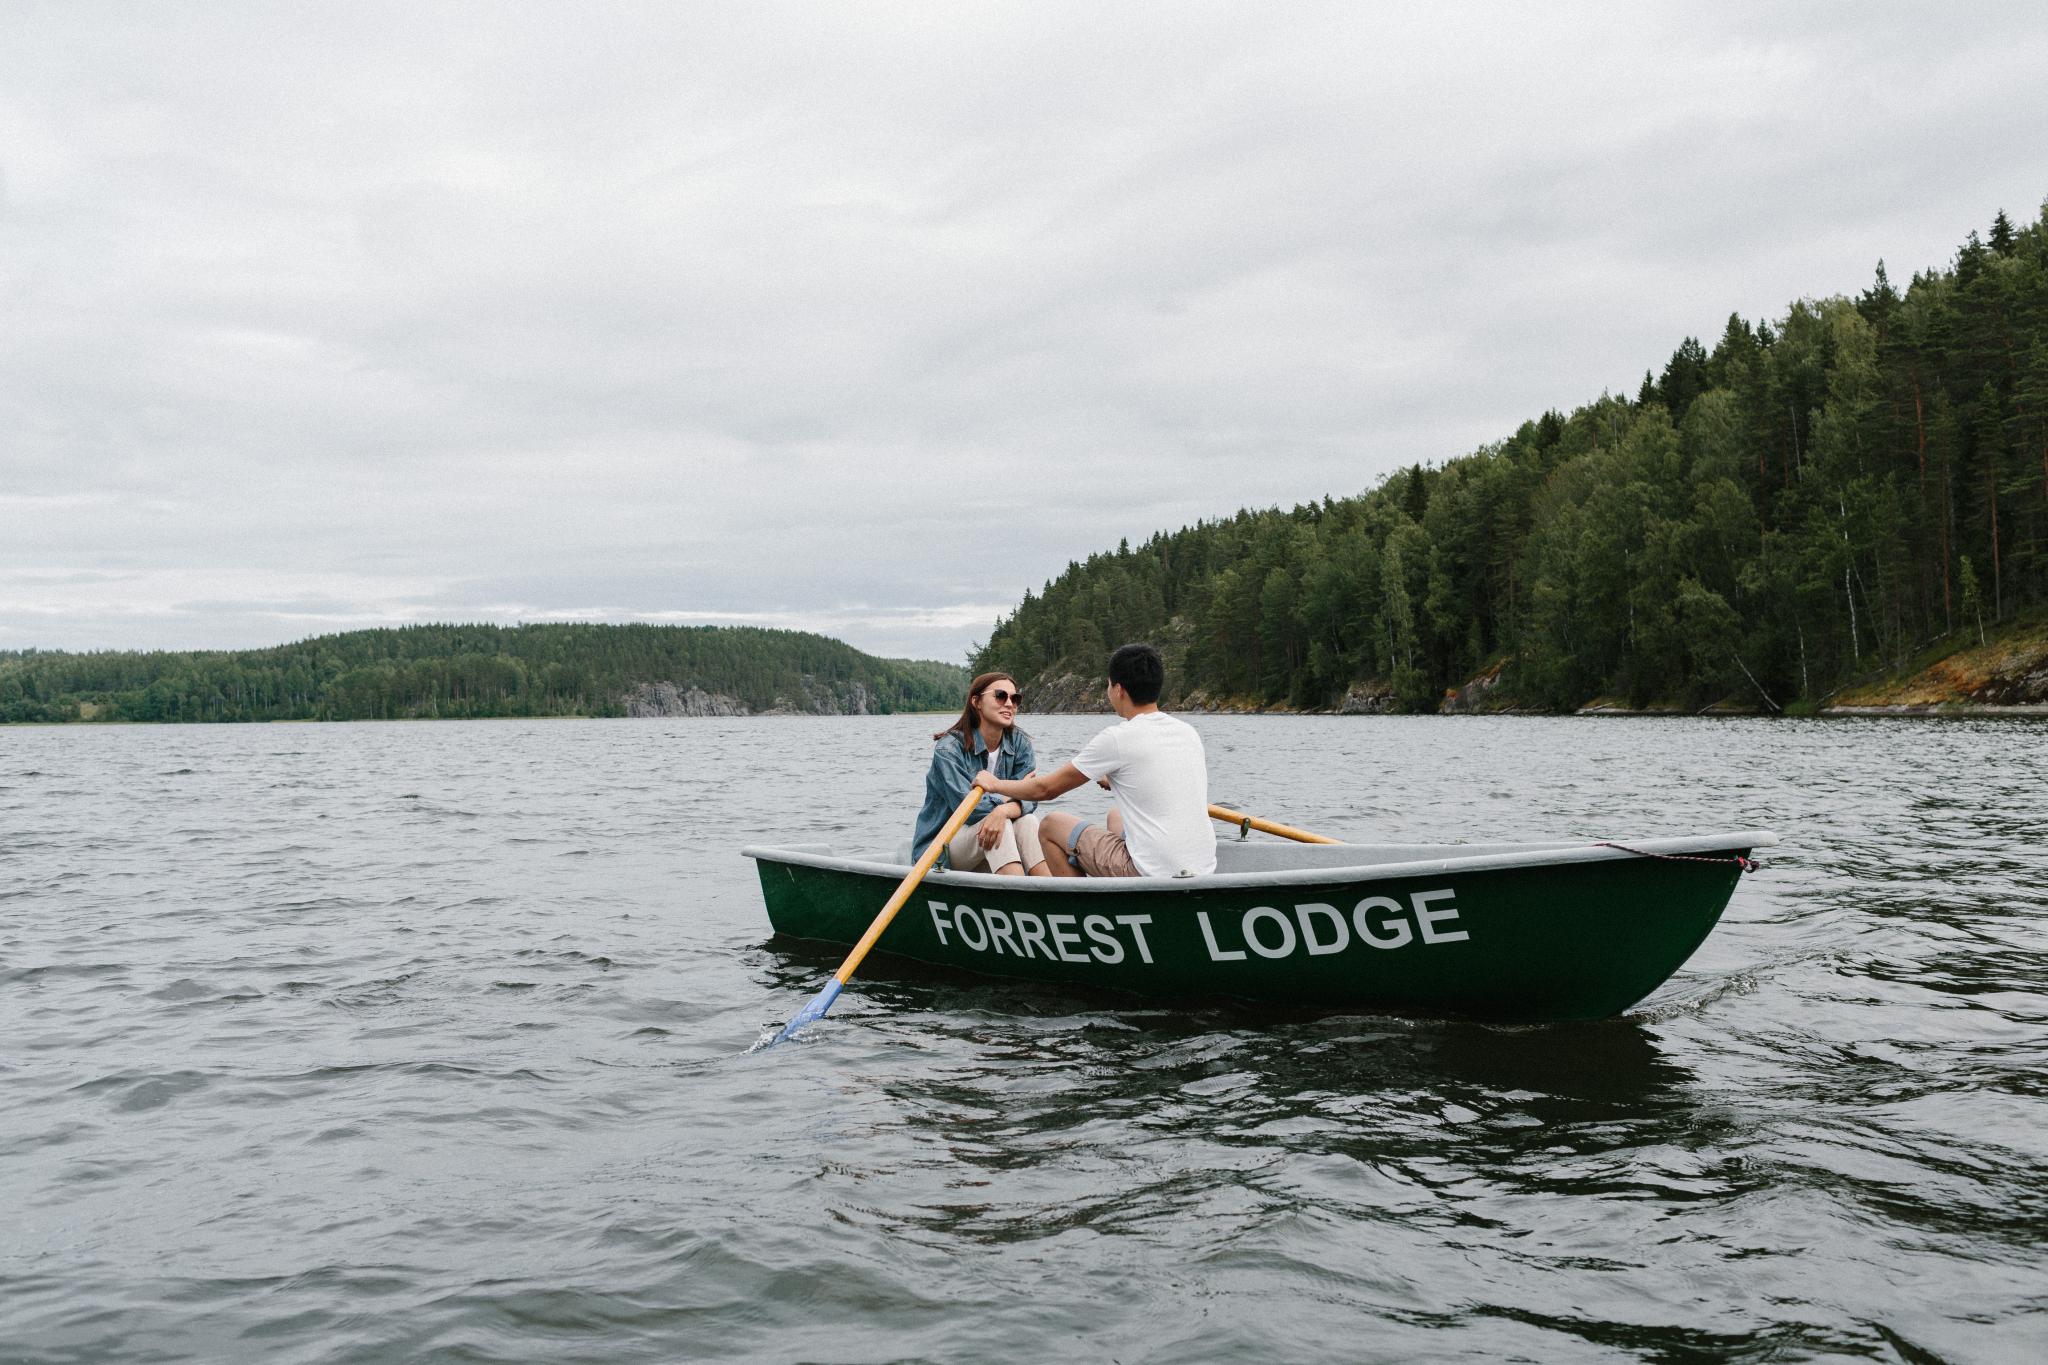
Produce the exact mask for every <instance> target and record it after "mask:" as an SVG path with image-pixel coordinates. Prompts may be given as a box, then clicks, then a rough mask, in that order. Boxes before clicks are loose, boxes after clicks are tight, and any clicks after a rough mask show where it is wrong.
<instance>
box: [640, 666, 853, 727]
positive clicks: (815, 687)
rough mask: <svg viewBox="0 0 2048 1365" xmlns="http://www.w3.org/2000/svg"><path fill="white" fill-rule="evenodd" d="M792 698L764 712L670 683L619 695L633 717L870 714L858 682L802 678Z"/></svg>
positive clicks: (719, 695)
mask: <svg viewBox="0 0 2048 1365" xmlns="http://www.w3.org/2000/svg"><path fill="white" fill-rule="evenodd" d="M798 687H799V689H800V690H799V691H798V694H797V695H796V696H794V697H777V698H776V699H775V704H774V705H773V706H771V707H769V708H768V709H767V710H765V711H756V710H754V709H753V708H752V707H750V706H748V705H747V704H746V703H745V702H743V701H741V700H740V699H739V698H738V697H728V696H726V695H725V694H724V693H722V692H706V691H705V690H704V689H703V688H701V687H679V686H677V685H676V684H675V683H672V682H653V683H641V684H640V685H639V686H637V687H635V688H634V689H633V690H632V691H630V692H628V693H627V694H626V695H625V696H624V697H622V698H620V701H621V703H622V704H623V705H624V707H625V709H626V714H627V715H629V716H632V717H635V718H636V719H641V720H648V719H656V720H658V719H664V718H668V717H673V716H755V715H760V716H872V715H874V714H875V698H874V694H873V693H871V692H869V691H868V689H867V688H866V686H864V685H863V684H861V683H832V682H820V681H819V680H818V679H816V678H810V677H806V678H802V679H800V680H799V682H798Z"/></svg>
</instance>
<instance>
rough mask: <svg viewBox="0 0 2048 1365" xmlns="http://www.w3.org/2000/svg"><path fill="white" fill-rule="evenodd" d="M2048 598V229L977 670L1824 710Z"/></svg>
mask: <svg viewBox="0 0 2048 1365" xmlns="http://www.w3.org/2000/svg"><path fill="white" fill-rule="evenodd" d="M2044 597H2048V206H2044V209H2043V212H2042V215H2041V217H2040V218H2039V219H2038V220H2036V221H2035V222H2033V223H2031V224H2029V225H2027V226H2025V227H2020V228H2015V227H2014V226H2013V224H2012V223H2011V222H2010V220H2008V218H2007V217H2006V215H2005V214H2004V213H2003V212H2001V213H1999V215H1998V216H1997V218H1996V219H1995V221H1994V222H1993V223H1992V224H1991V227H1990V231H1989V233H1988V236H1986V237H1980V236H1979V234H1977V233H1975V232H1972V233H1971V234H1970V235H1969V238H1968V240H1967V241H1966V242H1965V244H1964V245H1963V246H1962V248H1961V249H1960V250H1959V251H1958V252H1957V254H1956V256H1955V258H1954V261H1953V263H1952V264H1951V265H1950V266H1948V267H1947V268H1942V269H1934V270H1929V271H1927V272H1925V273H1921V274H1916V275H1915V276H1914V277H1913V278H1912V280H1911V281H1910V282H1909V283H1908V284H1907V286H1906V287H1905V288H1904V289H1903V290H1901V289H1899V288H1897V287H1896V286H1895V285H1894V284H1893V283H1892V281H1891V280H1890V278H1889V277H1888V275H1887V273H1886V270H1885V267H1884V264H1883V263H1882V262H1879V264H1878V267H1877V271H1876V276H1875V278H1874V280H1873V281H1872V283H1871V285H1870V287H1869V288H1868V289H1867V290H1865V291H1864V292H1863V293H1861V294H1860V295H1858V296H1857V297H1855V298H1829V299H1821V300H1803V301H1800V302H1798V303H1794V304H1793V305H1792V306H1791V307H1790V309H1789V310H1788V311H1787V312H1786V313H1785V314H1784V316H1783V317H1781V318H1780V319H1778V320H1777V321H1776V322H1775V323H1761V322H1760V323H1756V324H1751V323H1750V322H1747V321H1745V320H1744V319H1743V318H1741V317H1740V316H1730V317H1729V319H1728V321H1727V324H1726V326H1725V327H1724V328H1723V329H1722V332H1721V335H1720V336H1719V337H1718V338H1716V339H1715V340H1714V342H1713V344H1712V345H1711V346H1708V345H1706V344H1704V343H1702V342H1701V341H1699V340H1698V339H1696V338H1691V337H1688V338H1686V340H1685V341H1684V342H1683V344H1681V345H1680V346H1679V347H1678V349H1677V350H1676V352H1675V353H1674V354H1673V355H1672V356H1671V358H1670V359H1669V360H1668V361H1667V362H1666V363H1665V364H1664V366H1663V367H1662V369H1661V371H1654V370H1653V371H1651V372H1647V373H1645V375H1644V377H1643V382H1642V385H1641V387H1640V389H1639V390H1638V392H1637V393H1636V394H1635V396H1634V397H1633V398H1628V397H1623V396H1614V395H1603V396H1602V397H1600V398H1599V399H1597V400H1596V401H1594V402H1591V403H1588V404H1587V405H1585V406H1584V407H1581V408H1579V409H1577V410H1576V411H1574V412H1572V413H1570V414H1569V415H1565V414H1562V413H1559V412H1556V411H1552V412H1548V413H1545V414H1544V415H1543V416H1541V417H1539V418H1536V419H1534V420H1531V421H1528V422H1525V423H1524V424H1523V425H1522V426H1521V428H1520V429H1519V430H1518V431H1516V432H1515V434H1514V435H1513V436H1511V437H1509V438H1508V439H1506V440H1503V441H1500V442H1497V443H1495V444H1492V445H1489V446H1486V447H1483V448H1481V449H1479V450H1477V451H1474V452H1472V453H1471V454H1469V455H1465V456H1463V457H1460V458H1456V459H1452V460H1450V461H1448V462H1447V463H1445V464H1443V465H1442V466H1441V467H1440V468H1433V467H1423V466H1419V465H1418V466H1416V467H1413V468H1409V469H1406V470H1403V471H1400V472H1398V473H1396V474H1394V475H1392V476H1390V477H1388V478H1387V479H1385V480H1384V481H1382V482H1381V483H1380V484H1378V485H1377V486H1376V487H1374V488H1372V489H1370V490H1369V491H1367V492H1366V493H1364V494H1362V495H1360V496H1356V497H1350V498H1343V499H1332V498H1325V499H1324V500H1323V501H1322V502H1320V503H1309V504H1304V505H1302V506H1298V507H1295V508H1293V509H1292V510H1287V511H1283V510H1280V509H1277V508H1275V509H1266V510H1246V511H1241V512H1239V513H1237V514H1236V515H1235V516H1232V517H1229V518H1226V519H1222V520H1218V521H1205V522H1201V523H1198V524H1196V525H1194V526H1191V527H1185V528H1183V529H1181V530H1178V531H1174V532H1171V533H1162V534H1159V535H1155V536H1154V537H1153V538H1152V539H1151V540H1149V541H1147V542H1146V543H1144V544H1143V545H1140V546H1138V547H1136V548H1133V547H1131V546H1130V544H1129V543H1128V542H1126V543H1125V544H1123V545H1121V546H1119V547H1118V548H1117V550H1116V551H1114V552H1113V553H1102V554H1096V555H1093V556H1091V557H1090V558H1089V559H1087V560H1086V561H1085V562H1082V563H1074V564H1070V565H1068V566H1067V569H1066V571H1065V572H1064V573H1062V574H1061V575H1060V576H1059V577H1058V578H1057V579H1055V580H1053V581H1052V582H1049V583H1047V584H1046V585H1045V586H1044V589H1043V591H1042V592H1039V593H1029V592H1027V593H1026V594H1025V597H1024V600H1023V601H1022V602H1021V603H1020V604H1019V605H1018V606H1017V608H1016V609H1015V610H1014V611H1012V612H1011V613H1010V614H1009V615H1008V616H1007V617H1006V618H1004V619H1003V620H1002V621H1000V622H999V623H998V624H997V625H996V628H995V630H994V632H993V633H992V635H991V636H990V638H989V640H988V642H987V644H986V645H985V646H983V647H981V648H980V649H979V650H978V651H977V653H976V658H975V661H974V666H975V667H976V668H984V667H986V668H1002V669H1006V670H1009V671H1011V672H1014V673H1016V674H1017V675H1018V676H1019V677H1020V678H1022V679H1032V678H1036V677H1039V676H1041V675H1045V674H1048V673H1056V672H1060V671H1065V670H1068V669H1073V670H1077V671H1082V672H1090V673H1092V672H1099V670H1100V668H1101V660H1102V657H1103V653H1104V651H1105V649H1107V648H1113V647H1114V646H1115V645H1116V644H1117V643H1119V642H1120V641H1124V640H1131V639H1157V640H1163V641H1166V642H1167V643H1168V644H1169V646H1170V647H1171V648H1173V649H1174V650H1175V652H1177V653H1180V654H1182V656H1183V657H1182V658H1181V660H1180V666H1179V668H1178V670H1177V677H1176V679H1175V684H1174V685H1175V686H1176V688H1177V692H1178V693H1179V694H1181V695H1184V694H1185V693H1186V692H1189V691H1194V690H1197V689H1199V690H1201V691H1203V692H1205V693H1207V694H1209V695H1210V696H1212V697H1233V698H1242V699H1245V700H1249V701H1256V702H1260V703H1265V704H1274V703H1288V704H1292V705H1295V706H1299V707H1321V706H1329V705H1332V704H1333V703H1335V702H1336V701H1337V699H1339V698H1340V697H1341V696H1342V695H1343V694H1344V693H1345V692H1346V690H1347V689H1348V688H1349V687H1350V686H1351V685H1352V684H1354V683H1357V682H1361V681H1373V682H1377V683H1379V684H1381V685H1383V686H1384V687H1386V688H1388V689H1390V690H1391V692H1392V693H1393V694H1394V696H1395V697H1397V698H1398V701H1399V704H1400V705H1401V707H1402V708H1403V709H1408V710H1417V711H1428V710H1434V709H1436V708H1437V706H1438V704H1439V702H1440V701H1441V699H1442V698H1443V697H1444V695H1445V692H1446V689H1450V688H1455V687H1458V686H1459V685H1461V684H1463V683H1465V682H1466V681H1467V680H1469V679H1471V678H1473V677H1475V676H1477V675H1480V674H1482V673H1485V672H1489V671H1491V670H1495V669H1498V670H1499V672H1498V677H1499V679H1500V686H1501V688H1502V692H1503V695H1507V696H1512V697H1513V698H1514V699H1515V700H1516V701H1517V702H1518V703H1520V704H1523V705H1530V706H1536V707H1543V708H1549V709H1558V710H1564V709H1571V708H1575V707H1577V706H1579V705H1582V704H1584V703H1585V702H1587V701H1589V700H1591V699H1593V698H1595V697H1601V696H1608V697H1615V698H1622V699H1627V700H1628V701H1630V702H1632V703H1634V704H1637V705H1650V704H1655V703H1666V704H1684V705H1704V704H1707V703H1710V702H1712V701H1715V700H1719V699H1738V700H1743V701H1746V702H1747V703H1748V704H1751V705H1754V706H1757V707H1759V708H1766V709H1770V710H1782V709H1786V708H1788V707H1790V708H1797V707H1800V706H1802V705H1804V706H1810V705H1813V704H1815V703H1817V702H1818V701H1819V700H1821V699H1823V698H1825V696H1826V695H1827V694H1829V693H1830V692H1832V691H1834V690H1837V689H1839V688H1840V687H1841V686H1842V685H1843V684H1845V683H1846V682H1848V681H1850V680H1852V679H1856V678H1860V677H1864V676H1868V675H1870V674H1871V673H1873V672H1877V671H1883V670H1888V669H1900V668H1903V667H1905V665H1906V664H1907V662H1908V661H1909V660H1910V659H1912V658H1913V656H1915V654H1916V653H1918V652H1920V651H1922V650H1924V649H1926V648H1927V647H1929V646H1930V645H1933V644H1936V643H1937V642H1939V641H1941V640H1942V639H1943V638H1944V637H1951V636H1958V635H1961V634H1963V633H1967V634H1968V635H1969V636H1970V637H1971V638H1972V639H1975V638H1979V637H1981V635H1982V634H1983V632H1984V631H1986V630H1987V629H1989V628H1990V627H1992V626H1994V625H1996V624H1997V623H1999V622H2002V621H2006V620H2008V619H2009V618H2011V617H2013V616H2014V615H2015V614H2016V613H2023V612H2028V611H2031V610H2035V609H2038V607H2039V604H2041V603H2042V601H2043V599H2044Z"/></svg>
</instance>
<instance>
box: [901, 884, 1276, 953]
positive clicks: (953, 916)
mask: <svg viewBox="0 0 2048 1365" xmlns="http://www.w3.org/2000/svg"><path fill="white" fill-rule="evenodd" d="M925 905H926V906H928V907H929V908H930V910H931V916H932V932H933V933H934V934H936V935H938V939H939V944H940V946H941V947H944V946H945V945H947V944H950V943H952V942H954V941H955V940H958V942H959V945H960V946H961V947H963V948H967V949H969V950H971V951H973V952H977V953H986V952H993V953H995V954H996V955H997V956H998V957H1000V956H1002V955H1003V954H1004V953H1008V954H1009V955H1010V956H1011V957H1023V958H1029V957H1043V958H1044V959H1045V960H1046V961H1048V962H1052V961H1059V962H1073V963H1079V964H1084V965H1085V964H1086V963H1087V962H1088V961H1089V959H1090V956H1091V955H1092V956H1093V958H1094V960H1095V961H1097V962H1100V963H1102V964H1103V965H1105V966H1110V967H1114V966H1116V965H1117V964H1118V963H1119V962H1122V961H1123V960H1124V958H1125V956H1126V950H1125V948H1124V942H1123V939H1122V938H1121V937H1119V936H1118V933H1117V926H1118V925H1122V926H1123V927H1124V928H1125V929H1128V930H1130V934H1131V942H1132V944H1133V946H1135V947H1136V948H1137V950H1138V960H1139V961H1141V962H1147V963H1149V962H1151V961H1152V945H1151V944H1149V943H1147V942H1146V941H1145V926H1146V925H1148V924H1150V923H1151V922H1152V917H1151V916H1150V915H1118V916H1116V918H1115V919H1114V920H1113V921H1112V920H1111V918H1110V917H1109V916H1108V915H1089V916H1086V917H1085V918H1083V917H1081V916H1078V915H1045V916H1039V915H1036V914H1033V913H1032V912H1031V911H1029V910H1010V911H1004V910H997V909H995V908H994V907H984V908H982V909H980V910H976V909H975V908H974V907H973V906H971V905H954V906H948V905H947V904H946V903H945V902H944V901H941V900H928V901H926V902H925ZM1077 921H1078V923H1079V925H1080V928H1079V929H1078V930H1077V929H1076V928H1075V924H1076V922H1077ZM1083 933H1085V934H1087V935H1088V937H1089V938H1090V939H1092V940H1094V942H1092V943H1088V942H1084V941H1083V940H1082V938H1081V935H1082V934H1083ZM1084 950H1085V951H1084ZM1239 956H1243V954H1239Z"/></svg>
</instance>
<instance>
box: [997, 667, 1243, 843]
mask: <svg viewBox="0 0 2048 1365" xmlns="http://www.w3.org/2000/svg"><path fill="white" fill-rule="evenodd" d="M1165 685H1166V666H1165V664H1164V663H1162V662H1161V661H1160V658H1159V651H1158V650H1156V649H1154V648H1152V646H1150V645H1125V646H1124V647H1123V648H1122V649H1119V650H1118V651H1117V652H1116V653H1114V654H1112V655H1111V656H1110V658H1109V704H1110V706H1111V707H1112V708H1113V709H1114V710H1115V711H1116V713H1117V715H1118V716H1120V717H1122V719H1121V720H1120V721H1118V723H1117V724H1115V725H1112V726H1110V727H1109V728H1108V729H1107V730H1104V731H1103V732H1102V733H1101V734H1099V735H1097V736H1095V738H1093V739H1091V740H1089V741H1088V743H1087V744H1085V745H1083V746H1082V748H1081V752H1080V753H1078V754H1076V755H1074V759H1073V761H1072V762H1070V763H1064V764H1062V765H1060V767H1059V768H1058V769H1056V770H1055V771H1054V772H1052V773H1051V774H1049V775H1046V776H1032V777H1020V778H1018V779H1016V780H1015V781H1011V782H1001V781H998V780H997V779H996V778H995V777H994V776H993V775H991V774H989V773H986V772H984V773H983V774H982V775H981V776H980V777H978V778H976V779H975V781H976V782H977V783H978V784H979V785H980V787H981V789H982V790H983V791H986V792H989V793H991V794H992V795H995V796H1004V797H1010V798H1013V799H1019V800H1024V801H1049V800H1051V799H1052V798H1053V797H1055V796H1059V795H1061V794H1062V793H1065V792H1070V791H1072V790H1073V789H1074V788H1076V787H1078V786H1080V785H1081V784H1082V783H1083V782H1100V783H1101V784H1102V785H1103V786H1105V787H1107V788H1109V790H1110V791H1111V792H1112V793H1113V794H1114V795H1115V796H1116V799H1117V805H1116V806H1115V807H1114V808H1112V809H1111V810H1110V813H1109V820H1108V822H1107V824H1106V825H1098V824H1095V823H1093V822H1092V821H1087V820H1082V819H1080V818H1078V817H1076V816H1073V815H1069V814H1065V813H1052V814H1046V813H1043V812H1041V813H1040V819H1039V826H1038V837H1039V840H1040V841H1041V842H1042V843H1043V844H1044V846H1045V854H1046V858H1045V861H1046V866H1047V867H1048V868H1049V869H1051V871H1052V873H1053V874H1054V875H1055V876H1061V877H1079V876H1089V877H1179V876H1186V875H1195V876H1206V875H1208V874H1209V873H1211V872H1214V871H1215V870H1216V829H1215V826H1213V825H1211V824H1210V823H1209V767H1208V762H1207V759H1206V757H1205V756H1204V755H1203V753H1202V737H1201V736H1200V735H1198V734H1196V733H1195V727H1194V726H1192V725H1189V724H1188V723H1187V722H1186V721H1184V720H1179V719H1177V718H1175V717H1173V716H1169V715H1167V714H1166V713H1165V712H1164V711H1161V710H1160V709H1159V694H1160V692H1161V691H1162V690H1163V689H1164V687H1165Z"/></svg>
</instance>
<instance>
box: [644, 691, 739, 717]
mask: <svg viewBox="0 0 2048 1365" xmlns="http://www.w3.org/2000/svg"><path fill="white" fill-rule="evenodd" d="M623 700H624V701H625V705H626V714H627V715H629V716H632V717H634V718H636V719H640V720H649V719H660V718H663V717H668V716H745V715H750V714H752V713H751V712H749V711H748V710H747V708H746V706H745V705H744V704H743V703H741V702H740V701H739V700H738V699H737V698H734V697H727V696H723V695H721V694H719V693H717V692H706V691H705V690H704V689H703V688H701V687H688V688H683V687H677V686H676V685H675V684H674V683H672V682H658V683H641V684H640V685H639V686H638V687H635V688H634V689H633V690H632V691H630V692H628V693H627V694H626V695H625V697H624V699H623Z"/></svg>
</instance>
